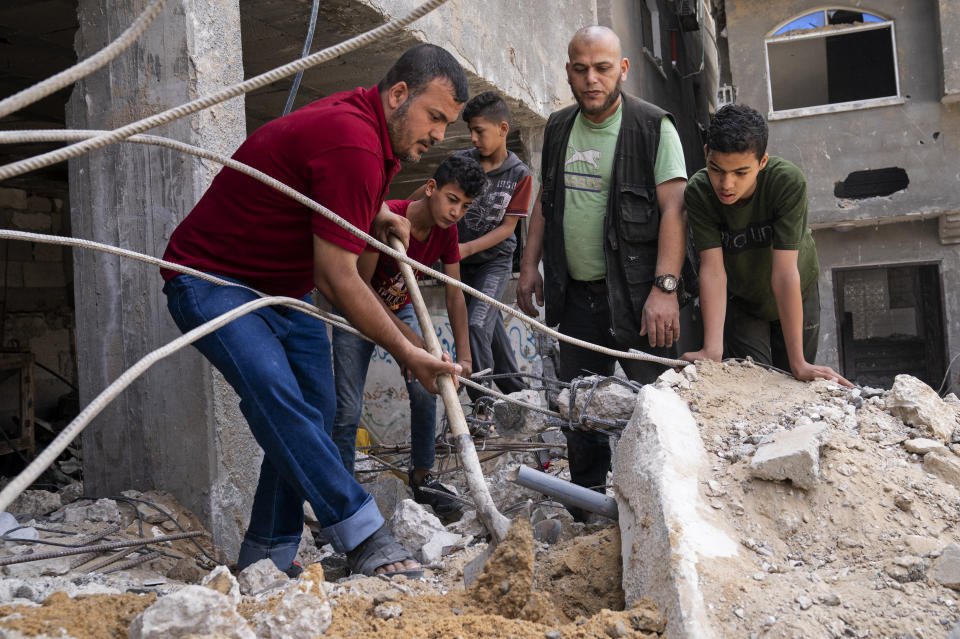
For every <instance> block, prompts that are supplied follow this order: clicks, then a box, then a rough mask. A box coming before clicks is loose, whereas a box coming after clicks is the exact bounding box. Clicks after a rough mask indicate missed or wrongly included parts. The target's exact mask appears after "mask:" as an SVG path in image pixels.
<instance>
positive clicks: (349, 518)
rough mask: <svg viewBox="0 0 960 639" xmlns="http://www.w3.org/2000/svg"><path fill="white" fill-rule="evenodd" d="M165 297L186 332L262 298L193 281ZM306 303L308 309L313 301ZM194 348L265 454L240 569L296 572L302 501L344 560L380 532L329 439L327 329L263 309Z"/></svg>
mask: <svg viewBox="0 0 960 639" xmlns="http://www.w3.org/2000/svg"><path fill="white" fill-rule="evenodd" d="M163 292H164V293H165V294H166V295H167V307H168V308H169V309H170V314H171V315H173V319H174V321H175V322H176V323H177V326H178V327H179V328H180V330H181V331H183V332H187V331H189V330H191V329H193V328H195V327H197V326H199V325H200V324H203V323H204V322H206V321H208V320H211V319H213V318H215V317H217V316H218V315H222V314H223V313H225V312H227V311H229V310H231V309H234V308H236V307H238V306H240V305H242V304H245V303H246V302H249V301H251V300H254V299H257V295H256V294H255V293H254V292H253V291H250V290H248V289H245V288H241V287H238V286H218V285H216V284H212V283H210V282H206V281H204V280H201V279H198V278H196V277H192V276H190V275H179V276H177V277H176V278H174V279H172V280H170V281H169V282H167V283H166V285H165V286H164V287H163ZM303 300H304V301H306V302H310V296H309V295H306V296H304V297H303ZM194 346H196V347H197V349H198V350H199V351H200V352H201V353H203V355H204V356H205V357H206V358H207V359H208V360H209V361H210V363H211V364H213V365H214V366H215V367H216V368H217V370H219V371H220V372H221V373H223V376H224V377H225V378H226V380H227V381H228V382H229V383H230V385H231V386H233V389H234V390H235V391H236V392H237V395H239V396H240V410H241V411H242V412H243V416H244V417H245V418H246V420H247V424H249V426H250V430H251V432H252V433H253V436H254V438H255V439H256V440H257V443H258V444H260V446H261V447H262V448H263V452H264V458H263V463H262V465H261V466H260V480H259V482H258V483H257V490H256V494H255V495H254V498H253V509H252V512H251V514H250V525H249V527H248V528H247V532H246V535H245V537H244V540H243V544H242V546H241V548H240V557H239V559H238V560H237V567H238V568H239V569H241V570H242V569H243V568H245V567H246V566H248V565H250V564H252V563H254V562H256V561H258V560H260V559H264V558H267V557H269V558H270V559H272V560H273V562H274V563H275V564H276V565H277V567H278V568H279V569H281V570H286V569H287V568H289V567H290V565H291V564H292V562H293V560H294V558H295V557H296V553H297V547H298V545H299V543H300V535H301V533H302V531H303V502H304V500H307V501H309V502H310V505H311V506H313V511H314V513H316V515H317V519H318V521H319V522H320V524H321V525H322V526H323V528H324V530H325V532H326V533H327V535H328V537H329V539H330V540H331V543H332V544H333V547H334V548H335V549H337V550H338V551H339V552H346V551H348V550H352V549H353V548H354V547H356V546H357V545H358V544H359V543H360V542H361V541H363V540H364V539H366V538H367V537H369V536H370V535H371V534H373V533H374V532H375V531H376V530H377V529H378V528H380V526H381V525H383V517H382V516H381V515H380V511H379V510H378V509H377V505H376V503H375V502H374V500H373V498H372V497H371V496H370V495H369V494H367V492H366V491H365V490H364V489H363V488H362V487H361V486H360V484H358V483H357V482H356V481H355V480H354V479H353V476H352V475H351V474H349V473H347V472H346V471H345V470H344V469H343V466H342V465H341V464H340V463H339V461H340V456H339V454H338V452H337V448H336V446H334V444H333V440H332V439H331V438H330V424H331V420H332V417H333V414H334V411H335V410H336V396H335V395H334V392H333V379H332V373H333V371H332V370H331V367H330V340H329V339H328V338H327V331H326V327H325V325H324V323H323V322H321V321H320V320H318V319H316V318H313V317H309V316H307V315H305V314H303V313H301V312H300V311H295V310H293V309H290V308H287V307H284V306H267V307H262V308H260V309H258V310H256V311H254V312H252V313H247V314H246V315H244V316H242V317H240V318H239V319H236V320H234V321H232V322H230V323H229V324H227V325H226V326H224V327H223V328H220V329H219V330H217V331H216V332H214V333H211V334H210V335H207V336H206V337H203V338H202V339H200V340H198V341H196V342H194Z"/></svg>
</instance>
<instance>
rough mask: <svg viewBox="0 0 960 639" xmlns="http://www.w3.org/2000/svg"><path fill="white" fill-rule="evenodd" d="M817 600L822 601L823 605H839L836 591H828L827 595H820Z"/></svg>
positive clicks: (838, 596)
mask: <svg viewBox="0 0 960 639" xmlns="http://www.w3.org/2000/svg"><path fill="white" fill-rule="evenodd" d="M817 600H818V601H819V602H820V603H822V604H823V605H824V606H839V605H840V595H837V594H836V593H830V594H829V595H820V596H819V597H818V598H817Z"/></svg>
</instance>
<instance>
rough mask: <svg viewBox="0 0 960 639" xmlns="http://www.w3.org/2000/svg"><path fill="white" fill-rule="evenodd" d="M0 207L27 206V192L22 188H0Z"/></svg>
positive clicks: (17, 207) (20, 207) (14, 207)
mask: <svg viewBox="0 0 960 639" xmlns="http://www.w3.org/2000/svg"><path fill="white" fill-rule="evenodd" d="M0 208H7V209H25V208H27V192H26V191H24V190H22V189H0Z"/></svg>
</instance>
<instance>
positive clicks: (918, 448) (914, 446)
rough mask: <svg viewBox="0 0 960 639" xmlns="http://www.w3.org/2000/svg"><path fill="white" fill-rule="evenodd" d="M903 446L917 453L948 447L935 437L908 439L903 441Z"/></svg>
mask: <svg viewBox="0 0 960 639" xmlns="http://www.w3.org/2000/svg"><path fill="white" fill-rule="evenodd" d="M903 447H904V448H906V449H907V452H910V453H916V454H917V455H926V454H927V453H929V452H931V451H934V450H946V448H947V447H946V446H944V445H943V443H942V442H938V441H937V440H935V439H927V438H925V437H920V438H918V439H908V440H906V441H905V442H903Z"/></svg>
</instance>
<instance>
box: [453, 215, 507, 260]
mask: <svg viewBox="0 0 960 639" xmlns="http://www.w3.org/2000/svg"><path fill="white" fill-rule="evenodd" d="M518 219H519V218H518V217H517V216H516V215H507V216H504V218H503V222H501V223H500V225H499V226H498V227H497V228H495V229H493V230H492V231H490V232H489V233H487V234H485V235H481V236H480V237H478V238H477V239H475V240H470V241H469V242H464V245H465V246H468V247H470V253H469V254H470V255H475V254H477V253H479V252H480V251H485V250H486V249H488V248H490V247H491V246H496V245H497V244H499V243H500V242H502V241H504V240H505V239H507V238H508V237H510V236H511V235H513V231H514V229H516V228H517V220H518Z"/></svg>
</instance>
